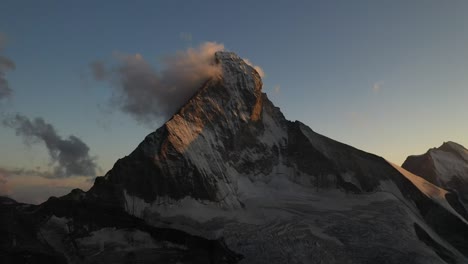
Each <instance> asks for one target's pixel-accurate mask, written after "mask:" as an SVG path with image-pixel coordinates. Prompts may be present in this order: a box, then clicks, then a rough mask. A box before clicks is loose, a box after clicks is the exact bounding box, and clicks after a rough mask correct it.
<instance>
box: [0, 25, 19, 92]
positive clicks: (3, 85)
mask: <svg viewBox="0 0 468 264" xmlns="http://www.w3.org/2000/svg"><path fill="white" fill-rule="evenodd" d="M6 42H7V38H6V36H5V35H4V34H2V33H1V32H0V52H2V51H3V49H4V47H5V46H6ZM15 68H16V65H15V63H14V62H13V61H12V60H11V59H10V58H8V57H5V56H3V55H1V54H0V100H2V99H4V98H7V97H10V96H11V94H12V90H11V88H10V85H9V83H8V80H7V79H6V77H5V75H6V72H7V71H10V70H14V69H15Z"/></svg>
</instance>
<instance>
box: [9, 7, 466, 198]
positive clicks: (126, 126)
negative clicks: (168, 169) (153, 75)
mask: <svg viewBox="0 0 468 264" xmlns="http://www.w3.org/2000/svg"><path fill="white" fill-rule="evenodd" d="M467 13H468V1H461V0H460V1H456V0H454V1H435V0H434V1H433V0H420V1H404V0H401V1H397V0H394V1H385V0H382V1H344V0H343V1H325V0H324V1H9V0H3V1H2V3H1V7H0V32H1V33H3V34H4V35H6V36H7V37H8V43H7V46H6V48H5V49H4V51H3V52H1V54H0V55H3V56H7V57H8V58H10V59H11V60H13V61H14V62H15V64H16V70H14V71H8V72H7V73H6V75H5V77H6V79H7V80H8V81H9V84H10V87H11V89H12V90H13V91H14V95H13V97H12V98H11V99H10V100H7V101H5V102H2V103H1V106H0V108H1V109H3V111H5V112H9V113H10V112H20V113H22V114H24V115H26V116H29V117H31V118H33V117H36V116H40V117H43V118H44V119H46V120H47V121H48V122H49V123H51V124H53V125H54V126H55V127H56V129H57V131H58V132H59V133H60V134H61V135H63V136H68V135H70V134H73V135H76V136H78V137H79V138H81V139H82V140H83V141H84V142H86V143H87V144H88V145H89V146H90V148H91V149H90V152H91V154H92V155H96V156H98V159H97V162H98V164H99V166H100V167H101V168H102V173H105V172H106V171H107V170H109V169H110V168H111V166H112V165H113V163H114V162H115V161H116V160H117V159H118V158H120V157H123V156H124V155H126V154H128V153H129V152H130V151H132V150H133V149H134V148H135V147H136V146H137V144H138V143H139V142H140V141H141V140H142V139H143V138H144V137H145V136H146V135H147V134H148V133H149V132H151V131H152V129H150V128H148V127H144V126H141V125H139V124H138V123H137V122H136V121H134V120H133V119H132V118H131V117H129V116H128V115H126V114H124V113H121V112H119V111H118V110H115V109H114V110H112V111H110V109H109V107H108V101H109V100H108V99H109V97H110V93H111V90H110V89H108V88H109V87H106V84H105V83H102V82H96V81H94V80H93V79H92V78H91V77H90V76H89V68H88V65H89V63H90V62H92V61H94V60H97V59H106V58H109V57H111V56H112V54H113V53H116V52H122V53H128V54H135V53H139V54H141V55H142V56H144V57H145V58H146V59H147V60H148V61H151V62H154V63H155V65H156V66H157V62H158V59H161V58H162V57H164V56H165V55H166V54H171V53H174V52H175V51H177V50H183V49H186V48H188V47H196V46H198V45H199V44H201V43H203V42H206V41H214V42H218V43H222V44H224V45H225V47H226V48H227V49H229V50H231V51H234V52H236V53H238V54H239V55H240V56H242V57H244V58H249V59H250V61H252V62H253V63H255V64H256V65H259V66H261V67H262V68H263V70H264V71H265V74H266V77H265V78H264V91H265V92H266V93H267V94H268V95H269V96H270V98H271V100H272V101H273V102H274V103H275V104H276V105H277V106H279V107H280V108H281V109H282V111H283V113H284V114H285V115H286V117H287V118H288V119H291V120H300V121H302V122H304V123H305V124H307V125H309V126H310V127H311V128H312V129H313V130H315V131H317V132H319V133H321V134H324V135H326V136H328V137H331V138H333V139H336V140H338V141H341V142H344V143H346V144H349V145H352V146H355V147H357V148H360V149H362V150H365V151H368V152H372V153H375V154H378V155H380V156H383V157H385V158H387V159H388V160H390V161H393V162H395V163H399V164H401V163H402V162H403V160H404V159H405V157H406V156H407V155H410V154H420V153H423V152H425V151H426V150H427V149H428V148H430V147H435V146H439V145H440V144H442V142H443V141H448V140H452V141H456V142H458V143H460V144H462V145H464V146H468V104H467V99H468V16H466V14H467ZM278 87H279V91H278V89H275V88H278ZM275 90H276V91H275ZM159 125H161V124H156V123H155V124H154V127H153V128H157V127H158V126H159ZM0 142H1V147H0V167H10V168H12V167H15V168H17V167H27V168H34V167H37V166H41V167H47V165H48V163H49V162H50V159H49V156H48V154H47V150H46V149H45V147H43V146H41V145H32V146H24V144H23V143H22V139H21V138H20V137H17V136H15V133H14V131H13V130H11V129H7V128H4V127H1V128H0ZM28 177H33V176H28ZM9 180H10V181H11V182H13V180H12V179H11V178H10V179H9ZM66 180H67V179H65V180H63V181H60V182H54V183H53V184H55V185H57V186H59V187H60V188H61V190H62V192H65V191H67V190H68V189H69V188H71V187H73V186H81V187H83V186H85V184H84V183H83V184H82V185H80V184H77V183H76V180H73V183H71V182H72V181H71V180H68V181H66ZM15 184H16V183H15ZM43 184H50V183H43ZM17 185H20V183H17ZM55 185H54V186H55ZM15 188H16V190H19V188H20V187H18V186H14V188H13V189H15ZM28 188H29V187H28ZM28 188H25V190H24V191H23V192H25V193H27V192H28ZM38 188H39V187H38ZM41 188H42V187H41ZM67 188H68V189H67ZM18 192H19V191H18ZM51 193H52V192H51ZM57 193H60V192H59V191H57ZM12 195H13V194H12ZM13 196H14V195H13ZM17 196H18V197H19V199H25V200H28V199H29V200H34V199H30V198H24V197H29V196H27V195H26V194H24V195H23V196H20V195H17Z"/></svg>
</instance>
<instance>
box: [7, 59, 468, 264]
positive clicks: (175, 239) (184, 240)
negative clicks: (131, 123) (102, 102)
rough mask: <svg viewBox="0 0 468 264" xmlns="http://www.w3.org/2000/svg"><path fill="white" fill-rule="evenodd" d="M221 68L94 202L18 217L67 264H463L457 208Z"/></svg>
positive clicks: (466, 258) (66, 202)
mask: <svg viewBox="0 0 468 264" xmlns="http://www.w3.org/2000/svg"><path fill="white" fill-rule="evenodd" d="M214 56H215V61H216V63H217V64H218V65H219V66H220V67H221V68H222V75H221V76H219V77H216V78H213V79H210V80H207V81H206V82H205V83H204V84H203V85H202V87H200V89H199V90H198V91H197V92H196V93H195V94H194V95H193V97H192V98H191V99H190V100H188V102H186V104H185V105H184V106H182V107H181V108H180V110H179V111H178V112H177V113H176V114H174V116H172V118H171V119H170V120H168V121H167V122H166V123H165V124H164V125H163V126H162V127H160V128H159V129H158V130H156V131H155V132H153V133H151V134H149V135H148V136H147V137H146V138H145V139H144V140H143V142H141V143H140V145H139V146H138V147H137V148H136V149H135V150H134V151H133V152H132V153H130V154H129V155H128V156H126V157H124V158H122V159H120V160H118V161H117V162H116V163H115V165H114V167H113V168H112V169H111V170H110V171H109V172H108V173H107V174H106V175H105V176H103V177H99V178H97V179H96V181H95V184H94V186H93V187H92V188H91V189H90V190H89V191H88V192H83V191H80V190H74V191H73V192H72V193H70V194H69V195H67V196H64V197H61V198H51V199H49V201H47V202H45V203H44V204H42V205H39V206H38V207H34V206H30V207H27V208H28V209H23V207H21V206H15V205H11V204H10V205H9V207H8V208H10V209H11V208H13V209H11V210H13V211H14V212H16V214H12V215H14V216H15V217H23V216H25V215H26V216H31V215H33V216H34V219H41V221H39V220H38V221H37V222H34V223H32V224H31V225H32V226H34V230H39V232H40V233H41V237H42V239H41V240H40V241H39V242H38V243H39V244H41V243H42V244H45V245H48V247H49V248H52V249H53V254H56V255H57V256H63V258H65V259H66V260H67V261H68V262H69V263H93V262H103V261H107V262H109V261H112V263H125V262H124V261H127V260H128V259H130V258H132V260H134V261H135V262H139V263H152V262H154V261H155V260H162V261H163V263H236V262H239V263H270V264H272V263H340V264H347V263H349V264H351V263H421V264H427V263H468V240H467V238H468V222H467V219H466V216H467V213H466V210H465V208H464V207H463V205H462V204H461V203H460V201H459V200H458V197H457V196H456V195H454V194H453V193H451V192H449V191H447V190H445V189H443V188H441V187H438V186H436V185H434V184H432V183H430V182H428V181H426V180H425V179H423V178H421V177H419V176H417V175H415V174H412V173H410V172H408V171H406V170H405V169H403V168H401V167H399V166H397V165H394V164H391V163H389V162H387V161H386V160H385V159H383V158H381V157H378V156H376V155H373V154H370V153H366V152H364V151H361V150H358V149H355V148H353V147H350V146H348V145H345V144H342V143H339V142H337V141H334V140H332V139H329V138H327V137H325V136H322V135H319V134H317V133H315V132H314V131H312V130H311V129H310V128H309V127H307V126H306V125H304V124H303V123H301V122H299V121H295V122H291V121H288V120H286V119H285V117H284V116H283V114H282V113H281V111H280V110H279V108H277V107H275V106H274V105H273V104H272V102H271V101H270V100H269V99H268V97H267V95H266V94H264V93H262V80H261V78H260V76H259V74H258V73H257V72H256V71H255V69H254V68H252V67H251V66H249V65H248V64H247V63H245V62H244V60H242V59H241V58H240V57H239V56H237V55H236V54H234V53H230V52H217V53H216V54H214ZM447 197H449V199H448V198H447ZM5 207H6V205H5ZM0 209H1V208H0ZM10 209H9V210H10ZM12 230H13V229H12ZM5 232H10V233H13V235H12V236H14V235H15V234H16V233H14V232H15V231H5ZM109 238H114V239H109ZM8 241H10V240H7V242H8ZM63 241H66V243H64V242H63ZM116 241H117V242H116ZM7 242H5V243H7ZM10 242H11V241H10ZM42 244H41V245H42ZM24 247H26V246H24ZM120 252H125V253H120ZM130 253H131V254H130ZM50 254H52V253H50ZM122 254H125V255H122ZM117 256H121V258H118V257H117ZM123 256H124V257H125V258H124V257H123Z"/></svg>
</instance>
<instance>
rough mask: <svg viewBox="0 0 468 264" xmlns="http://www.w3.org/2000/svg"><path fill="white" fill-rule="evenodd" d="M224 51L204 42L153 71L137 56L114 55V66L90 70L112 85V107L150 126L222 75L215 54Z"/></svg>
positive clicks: (97, 64) (100, 63) (100, 65)
mask: <svg viewBox="0 0 468 264" xmlns="http://www.w3.org/2000/svg"><path fill="white" fill-rule="evenodd" d="M223 49H224V46H223V45H222V44H219V43H214V42H206V43H204V44H202V45H200V46H199V47H197V48H189V49H187V50H185V51H179V52H177V53H176V54H174V55H170V56H167V57H165V58H164V59H163V61H162V63H163V68H162V69H161V70H156V69H154V68H153V66H151V64H150V63H149V62H148V61H147V60H145V59H144V58H143V56H141V55H140V54H135V55H122V54H119V55H116V56H115V57H116V59H117V61H118V64H117V66H114V67H105V66H104V65H105V63H104V62H103V61H95V62H93V63H92V64H91V65H90V67H91V70H92V72H93V75H94V78H95V79H96V80H106V81H108V82H109V83H110V84H111V86H112V88H113V89H114V90H113V92H114V94H113V98H112V100H111V101H112V104H113V105H116V106H117V107H118V108H119V109H120V110H122V111H123V112H126V113H128V114H130V115H131V116H132V117H134V118H135V119H136V120H138V121H140V122H142V123H144V124H148V125H150V126H151V124H152V123H153V122H154V121H159V120H160V119H167V118H169V117H170V116H171V115H173V114H174V113H175V112H176V111H177V110H178V109H179V108H180V107H181V106H182V105H183V104H184V103H185V102H186V101H187V100H188V99H189V98H190V97H191V96H192V95H193V94H194V93H195V92H196V90H197V89H198V88H199V87H200V86H201V85H202V83H203V82H205V81H206V80H208V79H210V78H215V77H219V76H221V74H222V69H221V67H220V66H219V65H217V64H216V63H215V58H214V54H215V52H216V51H220V50H223Z"/></svg>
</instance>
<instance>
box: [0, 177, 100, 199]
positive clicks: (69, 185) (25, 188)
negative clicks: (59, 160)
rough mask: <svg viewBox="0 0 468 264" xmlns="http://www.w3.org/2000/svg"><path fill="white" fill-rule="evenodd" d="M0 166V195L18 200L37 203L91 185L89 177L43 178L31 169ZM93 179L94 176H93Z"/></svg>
mask: <svg viewBox="0 0 468 264" xmlns="http://www.w3.org/2000/svg"><path fill="white" fill-rule="evenodd" d="M21 171H22V170H15V169H13V170H9V169H4V168H0V196H8V197H11V198H13V199H15V200H17V201H18V202H23V203H32V204H39V203H42V202H44V201H46V200H47V199H48V198H49V197H51V196H62V195H65V194H67V193H69V192H70V191H71V190H72V189H75V188H80V189H82V190H85V191H86V190H88V189H89V188H90V187H91V186H92V182H91V181H90V178H89V177H80V176H77V177H69V178H45V177H34V176H35V175H33V174H29V172H32V171H26V173H24V174H23V173H21ZM93 179H94V178H93Z"/></svg>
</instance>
